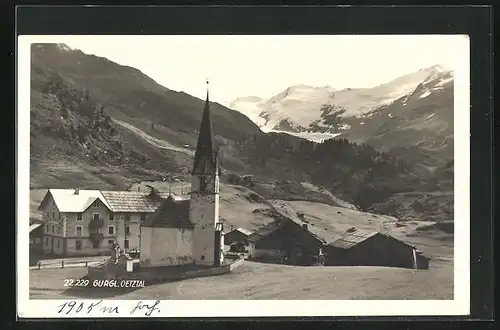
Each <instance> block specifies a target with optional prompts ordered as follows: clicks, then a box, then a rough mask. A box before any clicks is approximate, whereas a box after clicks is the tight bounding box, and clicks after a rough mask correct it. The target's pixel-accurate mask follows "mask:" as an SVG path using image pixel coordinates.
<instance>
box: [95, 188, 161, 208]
mask: <svg viewBox="0 0 500 330" xmlns="http://www.w3.org/2000/svg"><path fill="white" fill-rule="evenodd" d="M102 195H103V196H104V198H105V199H106V201H107V202H108V204H109V207H110V210H111V211H113V212H136V213H148V212H154V211H156V209H158V207H159V206H160V204H161V201H160V200H157V199H154V198H152V197H151V196H150V194H149V193H147V192H138V191H103V192H102Z"/></svg>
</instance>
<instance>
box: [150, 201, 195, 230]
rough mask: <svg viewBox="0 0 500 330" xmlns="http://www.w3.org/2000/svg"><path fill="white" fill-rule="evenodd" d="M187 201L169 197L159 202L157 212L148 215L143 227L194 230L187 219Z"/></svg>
mask: <svg viewBox="0 0 500 330" xmlns="http://www.w3.org/2000/svg"><path fill="white" fill-rule="evenodd" d="M189 202H190V200H189V199H175V198H173V197H169V198H166V199H164V200H163V201H162V202H161V205H160V207H159V208H158V210H157V211H156V212H155V213H153V214H151V215H149V216H148V217H147V218H146V221H145V222H144V224H143V226H144V227H165V228H194V224H193V223H192V222H191V220H190V219H189Z"/></svg>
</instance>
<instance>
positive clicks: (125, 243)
mask: <svg viewBox="0 0 500 330" xmlns="http://www.w3.org/2000/svg"><path fill="white" fill-rule="evenodd" d="M124 247H125V249H128V239H126V240H125V241H124Z"/></svg>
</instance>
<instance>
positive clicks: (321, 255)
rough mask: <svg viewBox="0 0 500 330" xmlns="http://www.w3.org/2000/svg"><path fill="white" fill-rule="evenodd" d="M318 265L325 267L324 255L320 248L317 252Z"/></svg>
mask: <svg viewBox="0 0 500 330" xmlns="http://www.w3.org/2000/svg"><path fill="white" fill-rule="evenodd" d="M318 264H319V265H320V266H324V265H325V255H324V253H323V249H322V248H320V249H319V252H318Z"/></svg>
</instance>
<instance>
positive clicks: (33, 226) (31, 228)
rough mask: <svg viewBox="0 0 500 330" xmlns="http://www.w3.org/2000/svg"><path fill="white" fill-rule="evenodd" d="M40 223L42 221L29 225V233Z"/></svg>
mask: <svg viewBox="0 0 500 330" xmlns="http://www.w3.org/2000/svg"><path fill="white" fill-rule="evenodd" d="M41 225H42V223H34V224H32V225H30V233H31V232H32V231H33V230H35V229H37V228H38V227H40V226H41Z"/></svg>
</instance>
